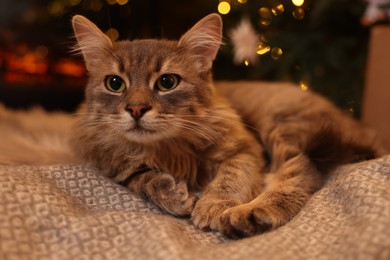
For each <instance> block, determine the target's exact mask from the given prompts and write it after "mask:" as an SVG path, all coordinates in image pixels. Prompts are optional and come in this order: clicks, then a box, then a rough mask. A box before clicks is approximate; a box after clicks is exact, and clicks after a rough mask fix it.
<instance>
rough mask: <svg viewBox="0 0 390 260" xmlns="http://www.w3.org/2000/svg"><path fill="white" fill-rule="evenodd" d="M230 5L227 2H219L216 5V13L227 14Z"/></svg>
mask: <svg viewBox="0 0 390 260" xmlns="http://www.w3.org/2000/svg"><path fill="white" fill-rule="evenodd" d="M230 8H231V7H230V3H229V2H227V1H221V2H219V4H218V12H219V13H220V14H228V13H229V12H230Z"/></svg>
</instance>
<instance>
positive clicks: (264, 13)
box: [107, 0, 308, 91]
mask: <svg viewBox="0 0 390 260" xmlns="http://www.w3.org/2000/svg"><path fill="white" fill-rule="evenodd" d="M107 1H118V0H107ZM236 1H237V2H238V3H239V4H246V3H247V0H236ZM291 3H292V4H293V5H294V6H295V8H294V10H293V12H292V16H293V17H294V18H295V19H296V20H302V19H304V18H305V10H304V8H302V6H303V5H304V4H305V0H291ZM231 8H232V6H231V4H230V0H219V4H218V12H219V13H220V14H223V15H226V14H228V13H229V12H230V11H231ZM284 11H285V9H284V5H283V4H282V3H280V2H279V1H276V3H275V4H274V5H273V6H272V7H265V6H264V7H261V8H259V10H258V14H259V17H260V19H259V25H260V26H261V27H267V26H270V25H271V23H272V19H273V17H274V16H279V15H281V14H283V13H284ZM256 53H257V54H258V55H265V54H267V53H270V56H271V58H272V59H274V60H278V59H280V58H281V57H282V55H283V50H282V49H281V48H280V47H271V46H270V45H269V44H268V43H267V40H266V39H264V36H263V35H262V36H261V39H260V42H259V44H258V45H257V49H256ZM244 65H245V66H247V67H248V66H249V65H250V63H249V61H248V60H244ZM302 84H303V83H302ZM301 89H302V90H303V91H306V90H307V89H308V87H307V84H306V85H305V84H303V85H301Z"/></svg>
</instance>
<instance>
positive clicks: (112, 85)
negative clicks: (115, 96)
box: [104, 75, 126, 93]
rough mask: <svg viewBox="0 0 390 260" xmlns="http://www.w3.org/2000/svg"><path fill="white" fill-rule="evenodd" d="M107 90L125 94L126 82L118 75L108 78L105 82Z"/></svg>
mask: <svg viewBox="0 0 390 260" xmlns="http://www.w3.org/2000/svg"><path fill="white" fill-rule="evenodd" d="M104 84H105V86H106V88H107V89H108V90H109V91H112V92H117V93H120V92H123V91H125V89H126V84H125V81H124V80H123V79H122V78H121V77H119V76H116V75H111V76H107V77H106V80H105V82H104Z"/></svg>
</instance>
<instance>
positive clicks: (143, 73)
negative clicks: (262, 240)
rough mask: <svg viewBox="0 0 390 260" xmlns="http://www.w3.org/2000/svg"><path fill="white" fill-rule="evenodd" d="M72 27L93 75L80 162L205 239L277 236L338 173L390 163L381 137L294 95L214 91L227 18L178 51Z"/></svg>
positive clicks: (84, 25) (272, 90)
mask: <svg viewBox="0 0 390 260" xmlns="http://www.w3.org/2000/svg"><path fill="white" fill-rule="evenodd" d="M72 25H73V29H74V33H75V37H76V39H77V47H76V48H77V50H78V51H79V52H80V53H81V54H82V55H83V57H84V61H85V65H86V68H87V70H88V72H89V81H88V84H87V86H86V92H85V94H86V99H85V105H84V111H83V112H82V113H79V116H80V119H79V122H78V126H77V127H76V128H75V131H74V136H73V142H72V143H73V146H74V148H75V151H76V152H77V153H78V154H79V155H80V156H81V157H82V158H84V159H85V160H87V161H89V162H91V163H93V164H94V165H95V166H96V167H98V169H100V171H101V172H102V173H103V174H104V175H105V176H108V177H110V178H112V179H113V180H114V181H116V182H118V183H121V184H123V185H124V186H126V187H128V188H129V189H130V190H132V191H134V192H136V193H138V194H140V195H142V196H144V197H145V198H146V199H148V200H150V201H151V202H153V203H154V204H155V205H157V206H158V207H159V208H161V209H162V210H163V211H166V212H168V213H170V214H172V215H175V216H182V217H190V219H191V221H192V222H193V223H194V225H195V226H197V227H198V228H201V229H206V230H207V229H211V230H216V231H220V232H221V233H222V234H224V235H226V236H228V237H232V238H240V237H248V236H252V235H256V234H260V233H263V232H266V231H269V230H272V229H275V228H277V227H279V226H282V225H284V224H286V223H287V222H288V221H290V220H291V219H292V218H293V217H294V216H295V215H296V214H298V212H299V211H300V209H302V207H304V205H305V204H306V202H307V201H308V200H309V198H310V197H311V196H312V194H313V193H314V192H315V191H317V190H318V189H319V188H320V187H321V185H322V184H323V181H324V178H325V176H326V173H327V172H329V171H330V170H331V169H333V168H334V167H336V166H337V165H339V164H342V163H349V162H355V161H359V160H364V159H370V158H375V157H376V156H378V155H379V153H380V152H379V150H378V149H377V148H376V147H375V138H374V135H373V134H372V133H371V132H370V131H368V130H366V129H365V128H364V127H363V126H361V125H360V124H359V123H358V122H356V121H354V120H353V119H351V118H349V117H348V116H346V115H344V113H343V112H341V111H339V110H338V109H336V108H335V106H334V105H332V104H331V103H330V102H328V101H326V100H325V99H323V98H321V97H320V96H318V95H316V94H313V93H309V92H303V91H301V90H299V89H298V88H297V87H295V86H293V85H292V84H289V83H282V84H280V83H278V84H275V83H273V84H272V83H251V82H220V83H218V84H214V83H213V81H212V64H213V61H214V59H215V58H216V55H217V52H218V50H219V47H220V44H221V38H222V20H221V18H220V16H219V15H218V14H210V15H208V16H206V17H205V18H203V19H202V20H200V21H199V22H198V23H196V24H195V25H194V26H193V27H192V28H191V29H190V30H189V31H187V32H186V33H185V34H184V35H183V36H182V37H181V38H180V39H179V40H178V41H171V40H156V39H144V40H133V41H128V40H124V41H117V42H113V41H111V40H110V39H109V38H108V37H107V36H106V35H105V34H104V33H103V32H102V31H101V30H100V29H98V27H97V26H96V25H95V24H93V23H92V22H91V21H89V20H88V19H87V18H85V17H83V16H80V15H76V16H74V17H73V19H72ZM197 191H200V192H201V195H200V197H199V198H198V197H197V196H195V195H194V194H195V193H194V192H197Z"/></svg>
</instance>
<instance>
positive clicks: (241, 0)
mask: <svg viewBox="0 0 390 260" xmlns="http://www.w3.org/2000/svg"><path fill="white" fill-rule="evenodd" d="M237 1H238V2H239V3H240V4H245V3H246V2H247V0H237Z"/></svg>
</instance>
